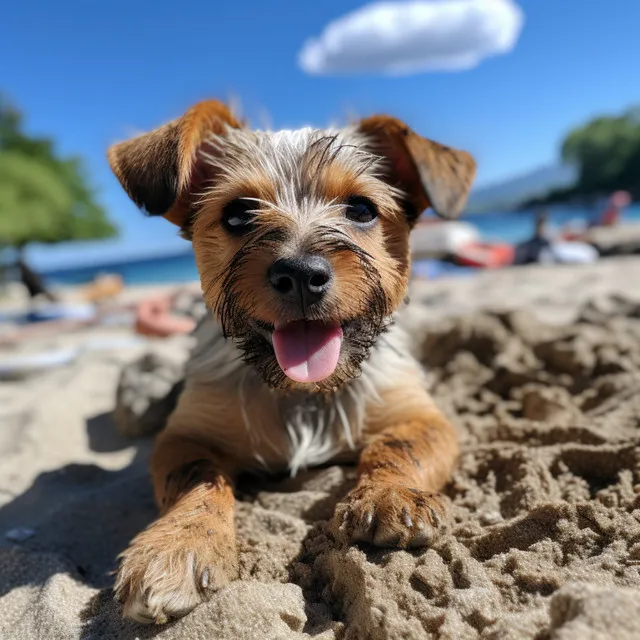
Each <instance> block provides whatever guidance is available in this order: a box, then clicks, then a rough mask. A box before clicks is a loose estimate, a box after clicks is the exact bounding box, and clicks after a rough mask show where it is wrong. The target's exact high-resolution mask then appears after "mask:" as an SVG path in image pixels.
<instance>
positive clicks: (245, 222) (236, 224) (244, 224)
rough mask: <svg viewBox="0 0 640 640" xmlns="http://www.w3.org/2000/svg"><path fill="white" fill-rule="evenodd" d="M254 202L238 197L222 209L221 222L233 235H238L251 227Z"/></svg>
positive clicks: (253, 217)
mask: <svg viewBox="0 0 640 640" xmlns="http://www.w3.org/2000/svg"><path fill="white" fill-rule="evenodd" d="M254 211H255V204H254V203H252V202H250V201H249V200H243V199H242V198H238V199H237V200H232V201H231V202H228V203H227V204H226V205H225V207H224V209H223V211H222V224H223V225H224V228H225V229H226V230H227V231H228V232H229V233H232V234H233V235H236V236H239V235H242V234H243V233H246V232H247V231H250V230H251V229H253V226H254V219H255V213H254Z"/></svg>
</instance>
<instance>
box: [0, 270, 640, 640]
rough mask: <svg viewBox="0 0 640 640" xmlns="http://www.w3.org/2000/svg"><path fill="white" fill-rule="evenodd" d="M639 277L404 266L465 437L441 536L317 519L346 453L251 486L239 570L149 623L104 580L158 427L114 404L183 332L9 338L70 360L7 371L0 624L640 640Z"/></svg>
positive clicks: (254, 634) (434, 372) (437, 392)
mask: <svg viewBox="0 0 640 640" xmlns="http://www.w3.org/2000/svg"><path fill="white" fill-rule="evenodd" d="M638 283H640V259H639V258H612V259H610V260H603V261H601V262H599V263H597V264H593V265H588V266H575V267H573V266H553V267H541V266H532V267H526V268H520V269H505V270H501V271H493V272H484V273H482V274H480V275H479V276H477V277H460V278H449V279H442V280H435V281H416V282H414V283H413V284H412V288H411V295H410V297H411V304H410V307H409V313H408V314H407V317H406V320H405V321H406V322H407V323H408V324H409V326H410V327H411V328H412V331H413V334H414V336H415V346H416V353H418V354H419V356H420V358H421V360H422V362H424V364H425V367H426V368H427V370H428V372H429V378H430V383H431V385H432V390H433V394H434V396H435V398H436V399H437V401H438V403H439V404H440V406H441V407H442V408H443V410H444V411H445V412H446V413H447V414H448V415H450V417H451V418H452V419H453V421H454V423H455V424H456V427H457V429H458V432H459V435H460V439H461V442H462V451H463V454H462V459H461V463H460V466H459V469H458V470H457V472H456V474H455V476H454V478H453V480H452V481H451V482H450V484H449V485H448V486H447V488H446V490H445V492H446V494H447V495H448V496H449V498H450V499H451V501H452V503H453V513H454V522H453V523H452V526H451V528H450V530H449V531H448V532H447V533H446V535H445V536H444V537H443V538H442V539H441V540H439V541H438V542H437V543H436V544H435V545H434V547H433V548H431V549H428V550H426V551H423V552H415V553H408V552H404V551H397V552H394V551H381V550H372V549H369V548H364V547H363V548H359V547H342V546H340V544H339V543H338V542H337V541H335V540H333V538H332V536H331V534H330V532H329V530H328V527H327V520H328V518H329V517H330V516H331V514H332V511H333V508H334V506H335V504H336V501H337V500H339V499H340V497H341V496H342V495H344V494H345V493H346V491H348V489H349V488H350V487H351V486H352V483H353V479H354V473H353V469H352V468H349V467H338V466H330V467H327V468H324V469H320V470H313V471H309V472H305V473H302V474H301V475H299V476H298V477H296V478H294V479H288V480H284V481H275V480H274V481H268V482H267V481H264V480H261V481H256V480H247V481H246V482H244V483H243V484H242V485H241V486H240V488H239V490H238V507H237V514H236V520H237V527H238V536H239V541H240V550H241V552H240V559H241V579H240V580H239V581H237V582H235V583H233V584H231V585H230V586H228V587H227V588H225V589H223V590H222V591H221V592H219V593H218V594H216V595H215V596H214V597H213V598H212V600H211V601H210V602H208V603H207V604H205V605H203V606H201V607H199V608H198V609H197V610H196V611H195V612H193V613H192V614H190V615H188V616H187V617H186V618H185V619H183V620H180V621H178V622H175V623H172V624H169V625H165V626H162V627H153V628H149V627H144V626H140V625H137V624H134V623H132V622H129V621H124V620H123V619H122V617H121V612H120V607H119V605H118V604H117V603H116V602H115V601H114V599H113V594H112V591H111V586H112V584H113V570H114V569H115V567H116V566H117V560H116V558H117V556H118V554H119V553H120V552H121V551H122V550H123V549H124V548H125V547H126V545H127V542H128V541H129V540H130V539H131V538H132V537H133V535H135V533H137V532H138V531H139V530H141V529H142V528H144V526H146V524H148V523H149V522H150V521H151V520H152V519H153V518H154V514H155V507H154V504H153V500H152V495H151V486H150V481H149V478H148V474H147V457H148V454H149V451H150V447H151V439H150V438H138V439H132V438H127V437H124V436H123V435H121V434H120V433H119V432H118V431H117V429H116V427H115V424H114V421H113V419H112V417H111V412H112V411H113V409H114V406H115V398H116V389H117V386H118V381H119V379H120V375H121V372H122V369H123V367H124V366H125V365H126V364H127V363H131V362H133V361H135V360H137V359H139V358H141V357H142V356H143V355H145V354H147V353H149V352H152V353H156V354H160V355H161V356H162V357H163V358H166V359H169V360H170V361H171V362H173V363H175V366H176V367H177V368H179V367H180V366H181V364H182V363H183V362H184V359H185V358H186V356H187V353H188V348H189V345H190V338H189V337H188V336H182V337H173V338H166V339H153V338H144V337H141V336H135V335H134V334H133V331H132V329H131V326H129V325H128V324H127V323H126V322H123V323H121V324H120V325H118V324H117V323H114V324H112V325H105V326H97V327H87V328H84V329H81V330H76V331H73V332H70V333H63V332H60V333H58V334H54V335H49V336H41V337H37V336H35V335H34V336H33V337H31V338H29V340H28V341H26V342H25V343H24V344H21V345H16V346H14V347H4V348H0V360H2V358H9V357H11V356H13V355H15V354H19V353H38V352H43V351H50V350H59V349H62V348H68V349H72V350H73V354H74V356H73V358H72V359H71V361H70V362H69V363H68V364H65V365H64V366H60V367H58V368H55V369H52V370H49V371H46V372H42V373H34V374H31V375H27V376H25V377H24V378H22V379H15V380H2V381H0V639H2V640H14V639H15V640H18V639H20V640H31V639H36V638H37V639H50V638H51V639H56V640H58V639H60V640H66V639H67V638H68V639H72V638H73V639H77V638H83V639H87V640H88V639H91V640H98V639H100V640H110V639H116V638H124V639H129V638H130V639H131V640H133V639H134V638H163V639H177V638H187V639H191V638H193V639H196V638H198V639H199V638H202V639H204V638H207V639H211V638H215V639H220V640H222V639H234V640H235V639H243V640H244V639H247V640H248V639H263V638H268V639H271V638H273V639H288V638H291V639H298V638H300V639H301V638H320V639H323V640H330V639H331V640H334V639H336V640H337V639H339V638H346V639H354V640H355V639H360V638H362V639H364V638H372V639H374V638H375V639H395V638H398V639H399V638H416V639H422V638H443V639H452V640H467V639H469V640H471V639H476V638H483V639H492V640H498V639H504V640H507V639H509V640H514V639H515V640H517V639H529V640H585V639H605V638H615V639H616V640H624V639H627V638H628V639H632V638H636V639H637V638H640V497H639V496H640V439H639V437H638V433H639V428H640V395H639V394H638V384H639V382H640V286H639V285H638ZM176 288H177V287H175V286H172V287H168V288H167V287H162V288H158V287H154V288H152V289H150V288H145V287H140V288H129V289H127V290H126V291H125V292H124V294H122V296H121V298H120V299H119V300H118V302H119V303H130V302H133V301H135V300H138V299H142V298H143V297H145V296H147V295H149V294H150V293H157V292H159V291H163V290H171V291H174V290H176ZM192 288H193V287H192ZM73 295H74V294H73V292H72V291H70V292H67V293H65V297H68V298H69V299H73ZM11 304H14V303H12V302H11V301H8V302H6V303H5V306H8V307H9V306H11ZM1 335H2V334H1V333H0V337H1Z"/></svg>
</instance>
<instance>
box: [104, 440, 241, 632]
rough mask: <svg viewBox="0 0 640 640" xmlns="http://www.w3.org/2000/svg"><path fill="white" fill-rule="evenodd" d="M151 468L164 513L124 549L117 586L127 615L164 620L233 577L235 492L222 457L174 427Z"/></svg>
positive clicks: (159, 446)
mask: <svg viewBox="0 0 640 640" xmlns="http://www.w3.org/2000/svg"><path fill="white" fill-rule="evenodd" d="M151 470H152V475H153V483H154V489H155V495H156V500H157V502H158V504H159V506H160V510H161V516H160V517H159V518H158V519H157V520H156V521H155V522H153V523H152V524H151V525H150V526H149V527H148V528H147V529H146V530H145V531H143V532H142V533H140V534H139V535H138V536H137V537H136V538H134V540H133V541H132V542H131V544H130V546H129V548H128V549H127V550H126V551H125V552H124V553H123V554H122V556H121V564H120V569H119V573H118V578H117V581H116V586H115V591H116V596H117V597H118V598H119V599H120V601H121V602H122V603H123V604H124V612H125V615H127V616H128V617H130V618H133V619H134V620H137V621H139V622H146V623H150V622H155V623H164V622H166V621H167V620H169V619H170V618H174V617H179V616H182V615H185V614H186V613H188V612H189V611H191V610H192V609H193V608H194V607H195V606H196V605H198V604H199V603H200V602H202V601H203V600H204V599H206V597H207V594H208V593H210V592H211V591H214V590H216V589H218V588H219V587H221V586H222V585H224V584H226V583H227V582H228V581H229V580H231V579H233V578H234V577H235V575H236V573H237V552H236V540H235V528H234V521H233V515H234V497H233V487H232V480H231V475H230V469H229V468H228V467H227V466H225V464H224V462H223V460H222V459H221V458H220V457H219V456H218V455H217V454H216V453H215V452H213V451H211V450H210V449H208V448H207V447H206V446H204V445H201V444H198V443H197V442H195V441H193V440H189V439H186V438H185V437H184V436H180V435H179V434H174V433H173V432H171V431H165V432H163V433H161V434H160V436H159V437H158V440H157V443H156V447H155V450H154V453H153V458H152V463H151Z"/></svg>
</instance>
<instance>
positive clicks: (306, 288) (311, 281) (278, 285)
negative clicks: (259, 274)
mask: <svg viewBox="0 0 640 640" xmlns="http://www.w3.org/2000/svg"><path fill="white" fill-rule="evenodd" d="M332 279H333V271H332V269H331V265H330V264H329V262H328V261H327V260H325V259H324V258H321V257H320V256H300V257H297V258H282V259H280V260H277V261H276V262H274V263H273V264H272V265H271V267H270V269H269V282H270V283H271V286H272V287H273V288H274V289H275V290H276V291H277V292H278V293H279V294H280V295H281V296H282V297H283V298H287V299H289V300H291V301H292V302H296V303H300V304H302V306H303V307H308V306H310V305H312V304H313V303H314V302H319V301H320V300H321V299H322V297H323V296H324V294H325V293H326V292H327V291H328V290H329V287H330V286H331V280H332Z"/></svg>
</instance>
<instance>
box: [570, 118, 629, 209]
mask: <svg viewBox="0 0 640 640" xmlns="http://www.w3.org/2000/svg"><path fill="white" fill-rule="evenodd" d="M561 155H562V160H563V161H564V162H567V163H572V164H575V165H577V167H578V169H579V174H578V181H577V184H576V189H577V191H579V192H580V193H583V194H585V195H591V194H603V193H604V194H606V193H608V192H611V191H614V190H616V189H625V190H628V191H631V192H633V193H635V194H636V196H637V195H638V193H639V190H640V109H637V108H635V109H630V110H629V111H627V112H626V113H623V114H622V115H620V116H614V117H600V118H595V119H594V120H591V122H588V123H587V124H586V125H584V126H582V127H579V128H577V129H575V130H574V131H572V132H571V133H570V134H569V135H568V136H567V137H566V139H565V140H564V142H563V144H562V149H561Z"/></svg>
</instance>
